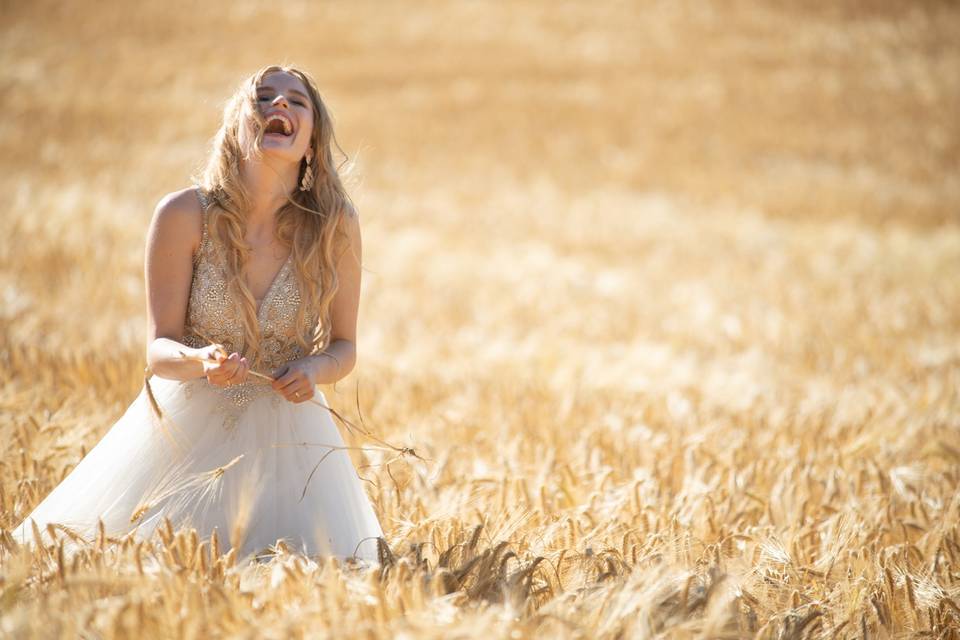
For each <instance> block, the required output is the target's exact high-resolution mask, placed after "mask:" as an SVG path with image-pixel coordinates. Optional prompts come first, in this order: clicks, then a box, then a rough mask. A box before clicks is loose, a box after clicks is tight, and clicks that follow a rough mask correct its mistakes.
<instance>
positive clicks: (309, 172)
mask: <svg viewBox="0 0 960 640" xmlns="http://www.w3.org/2000/svg"><path fill="white" fill-rule="evenodd" d="M304 160H306V161H307V168H306V169H305V170H304V172H303V179H302V180H301V181H300V191H309V190H310V187H312V186H313V165H311V164H310V163H311V161H312V160H313V151H311V150H309V149H308V150H307V155H306V156H305V157H304Z"/></svg>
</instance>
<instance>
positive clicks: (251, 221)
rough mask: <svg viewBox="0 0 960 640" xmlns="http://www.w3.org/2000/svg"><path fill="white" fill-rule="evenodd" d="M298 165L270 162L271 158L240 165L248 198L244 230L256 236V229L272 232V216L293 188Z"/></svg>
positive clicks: (249, 161)
mask: <svg viewBox="0 0 960 640" xmlns="http://www.w3.org/2000/svg"><path fill="white" fill-rule="evenodd" d="M297 174H298V168H297V165H295V164H294V165H291V164H287V163H284V164H280V163H278V162H271V159H270V158H261V159H260V160H247V161H244V162H242V163H241V164H240V179H241V181H242V182H243V186H244V189H245V190H246V191H247V193H248V194H249V197H250V203H249V204H250V209H249V210H248V211H247V229H248V230H249V231H252V232H253V233H254V234H255V235H256V233H257V230H259V229H272V228H273V223H274V216H275V215H276V213H277V211H278V210H279V209H280V207H282V206H283V205H284V204H286V202H287V196H288V195H290V194H291V193H292V192H293V190H294V189H295V188H296V183H297Z"/></svg>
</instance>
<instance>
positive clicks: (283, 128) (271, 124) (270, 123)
mask: <svg viewBox="0 0 960 640" xmlns="http://www.w3.org/2000/svg"><path fill="white" fill-rule="evenodd" d="M263 135H265V136H268V135H277V136H282V137H284V138H289V137H290V136H292V135H293V124H292V123H291V122H290V121H289V120H287V119H286V118H284V117H283V116H280V115H276V114H275V115H272V116H270V118H269V119H268V120H267V126H266V128H265V129H264V130H263Z"/></svg>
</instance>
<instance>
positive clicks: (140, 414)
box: [12, 376, 383, 566]
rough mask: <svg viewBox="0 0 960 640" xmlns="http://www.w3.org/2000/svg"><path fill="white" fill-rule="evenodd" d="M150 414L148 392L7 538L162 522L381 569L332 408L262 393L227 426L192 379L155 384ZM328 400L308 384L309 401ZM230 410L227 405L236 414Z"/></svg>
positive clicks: (209, 393)
mask: <svg viewBox="0 0 960 640" xmlns="http://www.w3.org/2000/svg"><path fill="white" fill-rule="evenodd" d="M150 385H151V388H152V390H153V394H154V398H155V399H156V401H157V403H158V404H159V406H160V407H161V410H162V412H163V415H164V419H163V420H159V419H158V418H157V416H156V414H155V413H154V411H153V409H152V407H151V405H150V399H149V397H148V394H147V390H146V387H144V388H143V389H142V390H141V391H140V394H139V395H138V396H137V398H136V399H135V400H134V401H133V403H132V404H131V405H130V406H129V407H128V408H127V410H126V412H125V413H124V414H123V416H122V417H121V418H120V419H119V420H118V421H117V422H116V423H114V424H113V426H112V427H111V428H110V430H109V431H108V432H107V433H106V435H104V437H103V438H102V439H101V440H100V441H99V442H98V443H97V444H96V446H95V447H94V448H93V449H91V450H90V451H89V452H88V453H87V455H86V456H84V458H83V459H82V460H81V461H80V462H79V463H78V464H77V466H76V467H75V468H74V469H73V470H72V471H71V472H70V473H69V474H68V475H67V476H66V477H65V478H64V479H63V480H62V481H61V482H60V484H58V485H57V486H56V487H55V488H54V489H53V490H52V491H51V492H50V493H49V494H48V495H47V496H46V497H45V498H44V500H43V501H42V502H41V503H40V504H39V505H37V507H36V508H35V509H34V510H33V511H32V512H31V513H30V514H29V515H28V516H27V517H26V518H24V520H23V521H22V522H21V523H20V524H19V525H18V526H17V528H16V529H14V531H13V532H12V535H13V537H14V539H15V540H17V541H18V542H21V543H24V544H32V542H33V538H34V534H33V531H32V528H33V527H32V524H31V520H32V521H34V522H35V523H36V524H37V525H38V526H39V528H40V531H41V533H42V537H43V538H44V539H47V534H46V525H47V524H48V523H57V524H61V525H64V526H66V527H69V528H70V529H71V530H72V531H73V532H75V533H77V534H79V535H81V536H83V537H85V538H88V539H92V537H93V536H94V535H96V532H97V526H98V525H97V522H98V519H99V520H102V521H103V524H104V529H105V532H106V534H107V535H110V536H121V535H126V534H128V533H131V532H133V534H134V536H135V537H136V538H138V539H144V540H145V539H148V538H149V537H150V536H152V535H153V533H154V531H155V529H156V528H157V526H158V525H160V524H162V522H163V519H164V518H165V517H166V518H170V520H171V523H172V524H173V526H174V528H179V527H181V526H187V527H195V528H196V529H197V533H198V534H199V536H200V538H202V539H206V538H207V537H208V536H209V535H210V534H211V533H212V532H213V531H214V530H216V531H217V537H218V541H219V543H220V548H221V549H223V550H224V551H227V550H229V549H231V548H235V549H236V550H237V551H236V553H237V558H238V559H250V558H252V557H255V556H256V555H258V554H261V553H263V552H265V551H269V549H270V547H271V546H272V545H275V544H276V543H277V541H278V540H281V539H282V540H283V541H284V542H285V543H286V544H287V545H288V546H289V547H291V548H293V549H295V550H297V551H300V552H302V553H305V554H307V555H309V556H313V557H322V556H331V555H332V556H336V557H337V558H339V559H341V560H343V559H350V560H354V561H359V563H360V564H361V565H366V566H370V565H376V564H377V557H378V556H377V538H378V537H382V536H383V531H382V529H381V527H380V523H379V521H378V519H377V516H376V514H375V512H374V509H373V506H372V504H371V502H370V500H369V499H368V497H367V495H366V493H365V490H364V485H363V480H362V479H361V478H360V476H359V475H358V473H357V470H356V469H355V467H354V466H353V463H352V461H351V459H350V456H349V454H348V452H347V451H346V450H345V449H344V448H343V447H344V441H343V438H342V437H341V435H340V432H339V430H338V429H337V426H336V424H335V423H334V422H333V418H332V416H331V415H330V412H329V411H328V410H327V409H326V408H325V407H322V406H319V405H317V404H314V403H312V402H303V403H298V404H294V403H291V402H288V401H287V400H285V399H283V398H282V397H281V396H279V395H278V394H277V393H275V392H273V391H272V390H264V389H260V394H259V395H257V397H255V398H254V399H253V400H252V401H250V402H249V403H248V404H246V406H245V407H244V408H243V410H242V412H235V416H234V421H231V420H225V419H224V406H225V405H224V395H223V391H222V390H221V389H218V388H216V387H214V386H212V385H210V384H209V383H208V382H207V380H206V379H204V378H199V379H196V380H191V381H188V382H180V381H176V380H168V379H165V378H159V377H156V376H154V377H152V378H151V379H150ZM313 399H314V400H319V401H320V402H321V403H323V404H324V405H326V404H327V401H326V398H325V397H324V395H323V393H322V392H321V391H320V390H319V389H316V393H315V394H314V397H313ZM234 408H235V407H234Z"/></svg>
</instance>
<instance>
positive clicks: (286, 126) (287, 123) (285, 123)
mask: <svg viewBox="0 0 960 640" xmlns="http://www.w3.org/2000/svg"><path fill="white" fill-rule="evenodd" d="M274 120H279V121H280V123H281V124H282V125H283V132H284V134H286V135H290V134H291V133H293V125H292V124H290V121H289V120H287V119H286V118H284V117H283V116H281V115H280V114H279V113H275V114H273V115H272V116H270V117H269V118H267V123H268V124H269V123H270V122H273V121H274Z"/></svg>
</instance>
